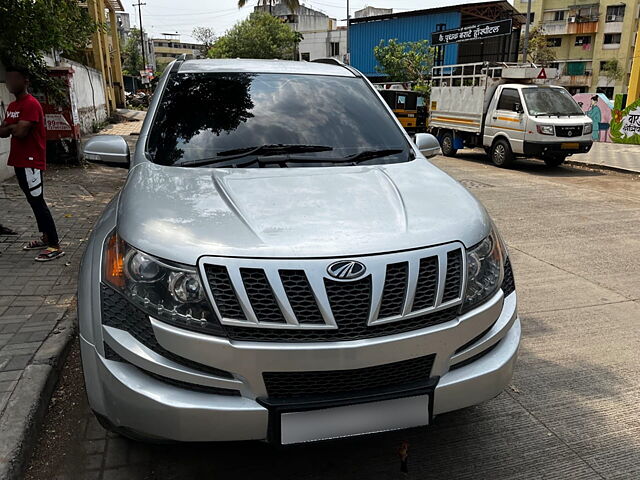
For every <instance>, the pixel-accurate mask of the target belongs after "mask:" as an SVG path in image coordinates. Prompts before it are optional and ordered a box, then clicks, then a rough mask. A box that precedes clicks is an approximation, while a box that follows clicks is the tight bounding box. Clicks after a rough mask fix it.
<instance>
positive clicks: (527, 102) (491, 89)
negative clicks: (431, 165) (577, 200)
mask: <svg viewBox="0 0 640 480" xmlns="http://www.w3.org/2000/svg"><path fill="white" fill-rule="evenodd" d="M554 76H555V70H554V69H544V68H538V67H535V66H531V65H516V64H500V65H493V66H490V65H488V64H471V65H460V66H455V65H454V66H450V67H436V68H434V78H433V82H434V84H433V87H432V94H431V112H430V122H429V127H430V131H431V132H432V133H434V134H435V135H436V136H437V137H438V139H439V140H440V143H441V145H442V151H443V153H444V154H445V155H449V156H452V155H455V154H456V153H457V150H459V149H460V148H465V147H471V148H473V147H483V148H484V149H485V151H486V152H487V154H488V155H490V157H491V160H492V161H493V163H495V164H496V165H498V166H501V167H506V166H509V165H510V164H511V163H512V162H513V161H514V160H515V159H516V158H517V157H519V156H520V157H533V158H538V159H541V160H544V161H545V163H546V164H547V165H549V166H558V165H560V164H561V163H562V162H564V160H565V159H566V158H567V156H569V155H573V154H578V153H586V152H588V151H589V150H590V148H591V145H592V139H591V128H592V124H591V121H590V120H589V118H588V117H586V116H585V114H584V113H583V112H582V110H581V108H580V107H579V106H578V104H577V103H576V102H575V100H574V99H573V98H572V97H571V95H570V94H569V92H567V90H566V89H564V88H563V87H558V86H552V85H548V84H546V82H547V81H548V79H549V78H553V77H554Z"/></svg>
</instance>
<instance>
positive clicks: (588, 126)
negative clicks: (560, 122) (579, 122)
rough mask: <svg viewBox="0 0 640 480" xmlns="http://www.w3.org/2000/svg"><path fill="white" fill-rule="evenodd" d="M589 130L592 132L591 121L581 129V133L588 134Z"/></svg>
mask: <svg viewBox="0 0 640 480" xmlns="http://www.w3.org/2000/svg"><path fill="white" fill-rule="evenodd" d="M591 132H593V123H588V124H586V125H585V126H584V128H583V129H582V134H583V135H588V134H589V133H591Z"/></svg>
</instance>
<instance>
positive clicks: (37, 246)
mask: <svg viewBox="0 0 640 480" xmlns="http://www.w3.org/2000/svg"><path fill="white" fill-rule="evenodd" d="M47 246H48V245H47V244H46V243H44V242H43V241H42V240H31V241H30V242H29V243H27V244H26V245H25V246H24V247H22V249H23V250H42V249H43V248H47Z"/></svg>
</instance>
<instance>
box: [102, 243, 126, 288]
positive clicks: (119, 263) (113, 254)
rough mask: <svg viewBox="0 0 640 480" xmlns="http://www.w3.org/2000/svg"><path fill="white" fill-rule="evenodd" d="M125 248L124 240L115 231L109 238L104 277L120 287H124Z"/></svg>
mask: <svg viewBox="0 0 640 480" xmlns="http://www.w3.org/2000/svg"><path fill="white" fill-rule="evenodd" d="M124 250H125V247H124V242H123V241H122V240H121V239H120V237H118V234H117V233H115V232H114V233H113V234H112V235H111V236H110V237H109V238H108V239H107V248H106V250H105V261H104V277H105V280H106V281H107V282H108V283H110V284H111V285H113V286H114V287H118V288H124Z"/></svg>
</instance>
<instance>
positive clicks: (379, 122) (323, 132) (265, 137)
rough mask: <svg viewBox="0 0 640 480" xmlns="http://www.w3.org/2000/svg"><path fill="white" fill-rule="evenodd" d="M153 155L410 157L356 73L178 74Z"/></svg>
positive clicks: (333, 160) (287, 159) (267, 159)
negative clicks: (351, 75)
mask: <svg viewBox="0 0 640 480" xmlns="http://www.w3.org/2000/svg"><path fill="white" fill-rule="evenodd" d="M147 152H148V154H149V156H150V158H151V160H152V161H153V162H155V163H158V164H161V165H174V166H198V165H214V166H235V167H237V166H242V167H258V166H269V167H274V166H275V167H278V166H280V167H283V166H288V167H291V166H324V165H336V164H344V165H353V164H355V163H356V162H357V163H362V164H381V163H398V162H405V161H408V160H410V159H412V158H413V153H412V151H411V149H410V146H409V143H408V142H407V140H406V138H405V136H404V135H403V134H402V131H401V129H400V128H399V127H398V126H397V124H396V123H395V121H394V119H393V117H392V116H391V114H390V113H389V112H388V111H387V110H386V109H385V107H384V104H382V103H381V102H380V100H379V99H378V98H377V96H376V95H375V94H374V92H373V91H372V90H371V89H370V88H369V86H368V85H367V84H366V83H365V82H364V81H363V80H362V79H361V78H357V77H339V76H320V75H295V74H252V73H172V74H170V76H169V78H168V79H167V85H166V88H165V90H164V92H163V94H162V98H161V100H160V104H159V106H158V110H157V113H156V116H155V118H154V121H153V124H152V126H151V130H150V133H149V138H148V143H147Z"/></svg>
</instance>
